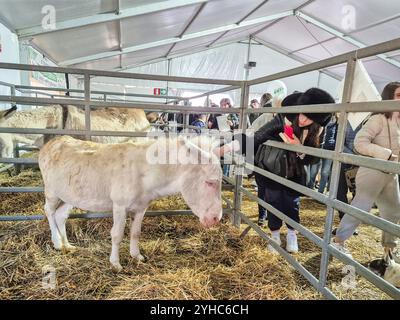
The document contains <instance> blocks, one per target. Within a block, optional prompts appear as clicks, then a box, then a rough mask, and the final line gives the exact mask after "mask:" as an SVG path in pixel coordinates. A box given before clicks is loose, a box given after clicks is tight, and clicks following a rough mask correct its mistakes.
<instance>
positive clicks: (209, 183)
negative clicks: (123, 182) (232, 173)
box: [206, 180, 218, 189]
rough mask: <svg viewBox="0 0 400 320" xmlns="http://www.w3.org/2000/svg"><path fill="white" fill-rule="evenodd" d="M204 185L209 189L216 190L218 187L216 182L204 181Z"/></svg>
mask: <svg viewBox="0 0 400 320" xmlns="http://www.w3.org/2000/svg"><path fill="white" fill-rule="evenodd" d="M206 185H207V186H208V187H210V188H214V189H216V188H217V187H218V182H217V181H210V180H208V181H206Z"/></svg>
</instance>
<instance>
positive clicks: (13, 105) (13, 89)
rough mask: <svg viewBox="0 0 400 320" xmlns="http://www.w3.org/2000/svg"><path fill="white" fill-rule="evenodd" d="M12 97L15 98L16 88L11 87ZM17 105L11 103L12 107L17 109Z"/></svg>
mask: <svg viewBox="0 0 400 320" xmlns="http://www.w3.org/2000/svg"><path fill="white" fill-rule="evenodd" d="M10 93H11V96H13V97H15V86H11V87H10ZM15 106H16V104H15V103H14V102H12V103H11V107H15Z"/></svg>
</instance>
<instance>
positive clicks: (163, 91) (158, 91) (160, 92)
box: [153, 88, 167, 96]
mask: <svg viewBox="0 0 400 320" xmlns="http://www.w3.org/2000/svg"><path fill="white" fill-rule="evenodd" d="M153 93H154V95H155V96H166V95H167V89H165V88H154V89H153Z"/></svg>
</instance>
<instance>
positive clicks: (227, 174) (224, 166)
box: [222, 164, 231, 177]
mask: <svg viewBox="0 0 400 320" xmlns="http://www.w3.org/2000/svg"><path fill="white" fill-rule="evenodd" d="M230 167H231V166H230V165H229V164H224V165H223V167H222V173H223V174H224V176H227V177H229V169H230Z"/></svg>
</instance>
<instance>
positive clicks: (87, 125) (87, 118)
mask: <svg viewBox="0 0 400 320" xmlns="http://www.w3.org/2000/svg"><path fill="white" fill-rule="evenodd" d="M83 88H84V90H85V130H86V135H85V138H86V140H90V139H91V136H90V134H89V133H87V132H88V131H90V127H91V126H90V74H89V73H85V75H84V87H83Z"/></svg>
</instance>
